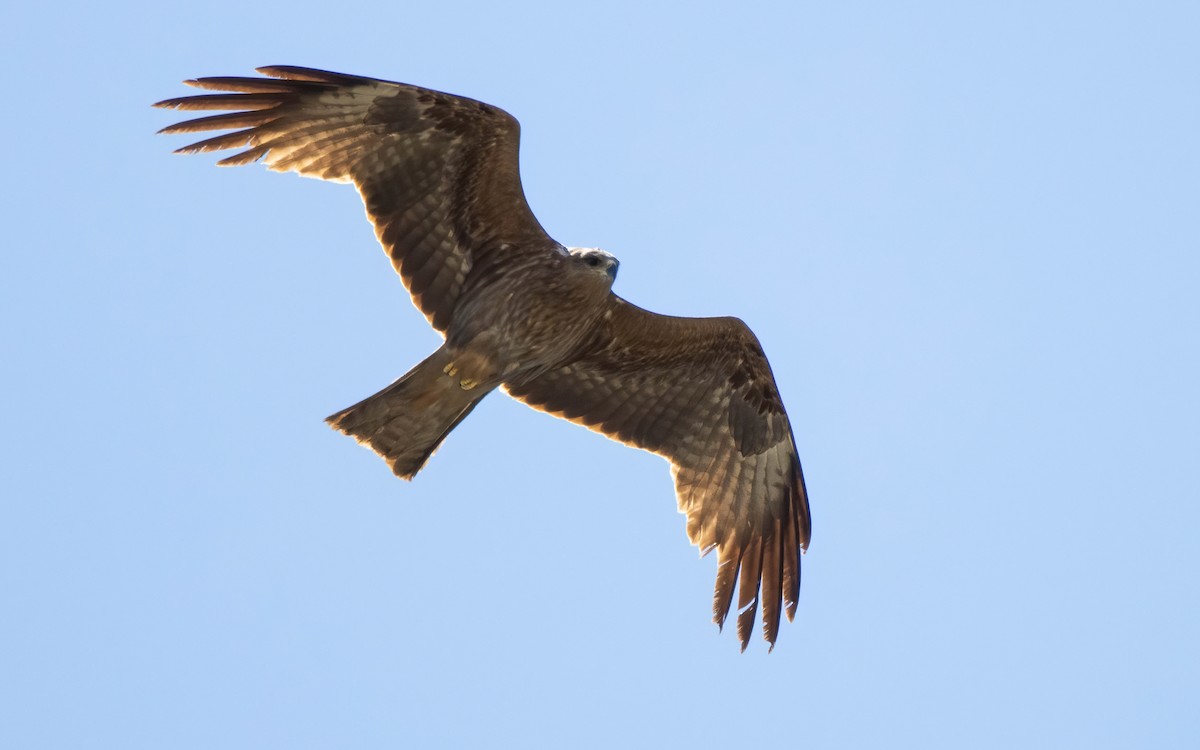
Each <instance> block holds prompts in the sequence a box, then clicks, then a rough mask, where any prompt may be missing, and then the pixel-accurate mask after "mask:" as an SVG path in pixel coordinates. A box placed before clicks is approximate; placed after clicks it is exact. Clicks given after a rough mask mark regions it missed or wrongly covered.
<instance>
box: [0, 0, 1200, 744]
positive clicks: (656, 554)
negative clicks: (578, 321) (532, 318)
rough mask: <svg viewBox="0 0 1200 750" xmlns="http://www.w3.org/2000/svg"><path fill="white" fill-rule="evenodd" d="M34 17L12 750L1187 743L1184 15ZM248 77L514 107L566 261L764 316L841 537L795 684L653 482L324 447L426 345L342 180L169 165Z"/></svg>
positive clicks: (617, 12)
mask: <svg viewBox="0 0 1200 750" xmlns="http://www.w3.org/2000/svg"><path fill="white" fill-rule="evenodd" d="M34 5H36V4H24V5H22V6H21V7H16V6H15V5H14V7H7V6H6V7H5V9H4V10H2V11H0V27H2V28H4V29H6V32H7V34H6V37H7V38H6V43H5V44H4V45H2V46H0V58H3V62H4V65H5V69H6V70H8V71H9V75H8V76H7V79H6V83H5V87H6V90H7V96H6V100H7V102H8V104H7V106H6V107H5V111H6V113H7V115H8V116H7V117H5V118H4V124H3V125H2V126H0V127H3V131H4V132H3V135H4V142H5V143H6V145H7V150H6V162H7V175H8V185H9V187H8V190H7V191H6V199H5V200H4V201H3V204H2V206H0V212H3V223H4V226H5V241H4V245H5V252H4V253H3V263H4V273H3V274H0V345H2V347H3V351H4V357H3V360H4V363H3V364H2V365H0V385H2V389H0V392H2V393H3V394H4V397H3V398H4V407H5V413H6V415H7V417H8V428H7V429H6V430H4V432H3V435H2V437H0V441H3V446H0V447H2V451H0V455H3V456H4V461H3V473H4V477H5V482H4V496H5V500H4V502H3V504H2V505H0V513H2V515H0V596H2V597H3V601H4V604H5V606H4V617H3V618H2V619H0V643H3V644H4V645H3V647H0V673H2V674H4V675H5V678H4V679H3V680H2V681H0V745H2V746H4V747H14V748H16V747H20V748H43V747H44V748H79V747H121V748H163V747H171V748H212V747H222V748H243V747H244V748H262V747H288V748H308V747H313V748H317V747H385V746H390V747H439V746H447V747H453V746H462V747H469V746H475V747H479V746H497V745H500V744H502V743H511V744H512V745H513V746H520V747H561V746H576V747H613V746H629V747H642V746H647V747H648V746H667V747H675V746H685V745H689V746H694V745H698V744H703V745H706V746H709V745H720V744H729V743H730V742H733V741H752V742H754V743H755V744H762V743H778V742H787V743H796V744H803V745H804V746H806V747H837V748H844V747H879V746H884V745H886V746H890V747H922V748H929V747H963V746H969V747H980V748H987V747H1010V746H1014V745H1015V746H1022V747H1062V746H1076V747H1129V746H1141V747H1183V746H1191V745H1192V744H1194V742H1195V740H1196V737H1197V735H1198V734H1200V719H1197V718H1196V716H1197V714H1196V711H1195V707H1196V705H1197V702H1198V698H1200V690H1198V685H1197V682H1198V676H1197V675H1200V647H1198V646H1197V641H1198V639H1197V633H1198V632H1200V614H1198V613H1197V602H1198V601H1200V596H1198V594H1200V592H1198V591H1197V588H1198V585H1197V578H1198V573H1200V552H1198V547H1197V544H1196V541H1195V538H1194V537H1195V531H1194V530H1195V528H1196V526H1197V524H1198V523H1200V511H1198V509H1197V508H1198V503H1197V500H1200V497H1198V494H1197V490H1196V486H1197V476H1196V474H1197V468H1196V467H1197V453H1198V451H1200V428H1198V427H1197V425H1200V399H1198V398H1197V392H1196V391H1197V385H1196V384H1197V382H1200V355H1198V353H1197V351H1198V347H1197V332H1198V328H1200V302H1198V300H1197V291H1196V290H1197V285H1198V283H1200V260H1198V253H1197V251H1198V250H1200V228H1198V226H1197V206H1198V205H1200V184H1198V180H1200V178H1198V177H1197V175H1200V145H1198V143H1197V133H1200V106H1198V105H1197V101H1198V100H1197V96H1196V94H1197V91H1198V90H1200V57H1198V55H1197V52H1196V38H1197V33H1198V32H1200V11H1198V10H1197V6H1195V5H1194V4H1189V3H1155V2H1149V3H1141V4H1136V5H1135V4H1131V3H1105V2H1099V3H1096V2H1091V3H1065V2H1064V3H1032V2H1007V3H991V4H965V3H949V2H944V3H936V2H917V3H908V4H903V5H900V4H889V5H886V6H885V5H884V4H877V3H875V4H872V3H839V4H826V5H824V6H817V5H814V4H811V3H796V4H778V5H770V4H748V5H743V6H741V7H740V9H739V10H738V11H736V12H733V11H730V10H728V9H726V8H725V7H724V6H718V5H712V6H703V5H697V6H693V7H692V9H691V10H689V12H688V13H687V14H684V15H680V14H679V13H678V12H677V11H676V10H671V9H667V8H666V7H663V8H650V7H640V6H638V5H606V6H604V8H601V7H599V6H593V7H590V8H587V9H582V10H580V9H569V8H567V7H565V6H564V5H562V4H549V3H547V4H536V3H506V4H503V5H502V6H501V5H500V4H497V5H495V6H492V5H486V6H485V5H462V6H459V7H453V8H445V7H439V4H423V5H422V6H421V7H405V4H398V3H358V2H345V3H338V4H335V5H332V6H331V5H328V4H306V3H305V2H303V1H301V2H297V3H289V4H287V5H286V6H279V5H267V6H261V5H260V6H253V7H247V6H246V4H244V3H238V4H233V3H224V2H215V3H207V4H204V5H202V6H177V7H176V6H171V7H168V5H160V6H158V7H154V8H149V9H148V8H145V7H140V6H138V7H135V6H133V5H128V6H122V5H116V6H113V7H108V8H86V9H72V8H64V7H58V6H45V5H43V6H38V7H33V6H34ZM267 64H296V65H309V66H314V67H322V68H328V69H332V70H340V71H345V72H351V73H359V74H364V75H374V76H378V77H383V78H391V79H396V80H403V81H407V82H411V83H416V84H420V85H425V86H429V87H433V88H438V89H442V90H446V91H451V92H454V93H460V94H465V95H468V96H472V97H475V98H478V99H483V100H485V101H488V102H491V103H494V104H497V105H499V106H502V107H504V108H505V109H507V110H508V111H510V112H512V113H513V114H514V115H516V116H517V117H518V118H519V119H520V120H521V122H522V127H523V139H524V140H523V147H522V171H523V177H524V184H525V189H526V193H527V195H528V197H529V201H530V203H531V205H532V207H533V209H534V211H535V212H536V214H537V215H538V217H539V219H540V220H541V222H542V224H543V225H544V226H545V227H546V228H547V230H549V231H550V233H551V234H552V235H553V236H555V237H556V238H557V239H559V240H560V241H562V242H564V243H565V244H569V245H588V246H593V245H595V246H600V247H603V248H605V249H607V250H609V251H610V252H612V253H614V254H615V255H617V256H618V257H619V258H620V259H621V261H622V267H621V276H620V279H619V281H618V284H617V291H618V293H620V294H621V295H622V296H624V297H626V298H628V299H630V300H632V301H634V302H636V303H637V304H639V305H641V306H643V307H647V308H649V309H652V310H656V311H659V312H664V313H672V314H677V315H719V314H731V315H737V316H739V317H741V318H743V319H744V320H746V321H747V322H748V323H749V324H750V326H751V327H752V328H753V329H754V330H755V332H756V333H757V334H758V336H759V338H760V339H761V340H762V342H763V345H764V347H765V348H766V351H767V353H768V355H769V356H770V358H771V362H772V365H773V367H774V370H775V373H776V377H777V379H778V381H779V387H780V390H781V391H782V394H783V397H784V400H785V402H786V404H787V406H788V409H789V413H790V414H791V416H792V421H793V424H794V426H795V431H796V438H797V442H798V444H799V447H800V452H801V457H802V459H803V462H804V467H805V472H806V476H807V479H808V487H809V492H810V496H811V500H812V508H813V516H814V532H813V543H812V546H811V548H810V550H809V553H808V554H807V555H806V557H805V559H804V565H805V568H804V584H803V589H802V592H801V601H800V608H799V614H798V617H797V620H796V622H795V623H793V624H790V625H787V624H785V625H784V627H783V628H782V632H781V634H780V640H779V643H778V647H777V648H776V649H775V651H774V653H771V654H769V655H768V654H767V653H766V648H765V645H764V644H763V643H762V642H761V641H755V642H753V643H752V644H751V647H750V649H748V651H747V653H745V654H739V653H738V649H737V642H736V639H735V638H734V637H733V635H732V634H731V633H728V632H727V633H725V634H724V635H718V633H717V631H716V628H715V627H713V626H712V625H711V624H710V623H709V621H708V618H709V596H710V589H711V585H712V578H713V575H714V569H715V561H714V560H712V559H708V558H706V559H704V560H697V559H696V553H695V550H694V549H693V548H691V547H690V546H689V545H688V544H687V541H686V537H685V535H684V519H683V517H682V516H680V515H678V514H677V513H676V511H675V507H674V506H675V504H674V498H673V494H672V487H671V482H670V477H669V474H668V471H667V466H666V464H665V463H664V462H663V461H662V460H661V459H658V458H656V457H654V456H651V455H649V454H645V453H640V452H637V451H633V450H630V449H628V448H625V447H622V446H620V445H618V444H616V443H612V442H609V441H607V440H605V439H603V438H602V437H599V436H597V435H594V434H592V433H590V432H587V431H585V430H583V429H581V428H579V427H576V426H574V425H570V424H568V423H566V422H562V421H559V420H555V419H552V418H550V417H548V416H546V415H544V414H540V413H537V412H534V411H532V410H530V409H528V408H526V407H524V406H522V405H520V404H517V403H515V402H513V401H509V400H507V399H505V398H504V397H503V396H500V395H496V396H494V397H492V398H489V399H488V400H487V401H485V402H484V403H483V404H482V405H481V406H480V407H479V408H478V409H477V410H476V411H475V412H474V413H473V414H472V415H471V417H470V419H468V420H467V421H466V422H464V423H463V424H462V425H461V426H460V427H459V428H458V429H457V430H456V431H455V433H454V434H453V436H452V437H451V438H450V439H449V440H448V441H447V443H446V444H445V446H444V447H443V449H442V450H441V451H440V452H439V453H438V455H437V456H435V458H434V460H433V461H432V462H431V463H430V465H429V466H428V467H427V469H426V470H425V471H424V472H423V473H422V474H421V475H420V476H419V477H418V478H417V480H416V481H415V482H413V483H412V484H406V483H403V482H400V481H398V480H396V479H395V478H393V477H392V476H391V474H390V473H389V472H388V470H387V467H386V466H385V465H384V464H383V463H382V462H381V461H379V460H378V459H377V458H375V457H374V456H373V455H372V454H370V453H369V452H367V451H365V450H363V449H361V448H359V447H357V446H356V445H355V444H354V443H353V442H352V441H350V440H348V439H347V438H345V437H342V436H340V435H338V434H336V433H334V432H333V431H331V430H329V429H328V428H327V427H326V426H325V425H324V424H323V423H322V418H323V417H325V416H326V415H327V414H330V413H332V412H334V411H336V410H338V409H341V408H343V407H345V406H347V405H349V404H352V403H354V402H356V401H357V400H359V399H361V398H363V397H365V396H367V395H369V394H371V393H373V392H375V391H376V390H377V389H379V388H380V387H382V386H384V385H386V384H387V383H388V382H390V381H391V380H392V379H393V378H395V377H396V376H398V375H400V374H402V373H403V372H404V371H405V370H407V369H408V367H409V366H411V365H412V364H413V363H415V362H417V361H418V360H420V359H421V358H423V357H424V356H426V355H427V354H428V353H429V352H430V351H432V350H433V349H434V348H435V347H436V345H437V341H438V339H437V337H436V335H435V334H434V333H433V332H432V331H431V330H430V329H429V328H428V326H427V325H426V323H425V322H424V320H423V319H422V318H421V316H420V315H419V314H418V313H417V312H416V311H415V309H414V308H413V307H412V306H411V304H410V303H409V301H408V299H407V298H406V296H405V294H404V292H403V289H402V287H401V286H400V284H399V283H398V281H397V280H396V279H395V277H394V276H393V275H392V273H391V271H390V268H389V266H388V264H387V261H386V259H385V258H384V257H383V255H382V253H381V252H380V251H379V249H378V247H377V246H376V244H375V242H374V238H373V234H372V232H371V229H370V227H369V226H368V224H367V223H366V221H365V220H364V218H363V212H362V209H361V207H360V205H359V203H358V199H357V196H356V195H355V193H354V191H353V190H351V189H349V188H347V187H345V186H337V185H329V184H323V183H319V182H316V181H312V180H303V179H299V178H297V177H295V176H292V175H287V176H283V175H277V174H272V173H267V172H266V171H265V170H264V169H262V168H261V167H250V168H243V169H240V170H219V169H216V168H214V167H212V166H211V164H212V161H213V159H212V158H209V157H204V156H199V157H189V158H183V157H176V156H172V155H170V151H171V149H172V148H175V147H177V146H180V145H183V143H184V142H185V141H184V140H183V139H182V138H171V137H165V136H164V137H155V136H154V135H153V133H154V131H155V130H157V129H158V128H160V127H162V126H164V125H166V124H168V123H170V122H172V121H173V119H174V116H173V115H172V114H171V113H169V112H163V111H158V110H152V109H151V108H150V107H149V104H150V103H151V102H154V101H157V100H159V99H163V98H166V97H171V96H178V95H181V94H183V93H186V90H185V89H184V87H182V86H181V85H180V84H179V83H178V82H179V81H180V80H181V79H184V78H189V77H193V76H199V75H237V74H248V73H249V72H250V71H251V70H252V68H253V67H254V66H257V65H267Z"/></svg>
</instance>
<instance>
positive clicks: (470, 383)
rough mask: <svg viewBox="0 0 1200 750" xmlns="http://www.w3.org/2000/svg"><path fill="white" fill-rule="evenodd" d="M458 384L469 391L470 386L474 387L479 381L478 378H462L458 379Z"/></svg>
mask: <svg viewBox="0 0 1200 750" xmlns="http://www.w3.org/2000/svg"><path fill="white" fill-rule="evenodd" d="M458 385H459V387H461V388H462V389H463V390H464V391H469V390H471V389H472V388H474V387H475V386H477V385H479V381H478V380H472V379H470V378H463V379H462V380H460V381H458Z"/></svg>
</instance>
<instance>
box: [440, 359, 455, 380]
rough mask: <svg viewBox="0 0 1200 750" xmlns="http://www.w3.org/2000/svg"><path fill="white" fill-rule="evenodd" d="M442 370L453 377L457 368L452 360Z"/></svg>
mask: <svg viewBox="0 0 1200 750" xmlns="http://www.w3.org/2000/svg"><path fill="white" fill-rule="evenodd" d="M442 372H444V373H446V374H447V375H449V376H450V377H454V376H455V375H457V374H458V368H457V367H455V366H454V363H453V362H451V363H450V364H448V365H446V366H445V367H443V368H442Z"/></svg>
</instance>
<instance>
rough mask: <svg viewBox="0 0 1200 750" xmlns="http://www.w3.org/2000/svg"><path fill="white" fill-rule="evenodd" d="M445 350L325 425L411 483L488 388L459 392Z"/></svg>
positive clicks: (330, 418) (327, 420) (434, 354)
mask: <svg viewBox="0 0 1200 750" xmlns="http://www.w3.org/2000/svg"><path fill="white" fill-rule="evenodd" d="M450 362H451V357H450V354H449V352H447V351H446V348H445V347H442V348H441V349H438V350H437V351H436V352H434V353H433V354H432V355H430V356H429V358H428V359H426V360H425V361H423V362H421V363H420V364H419V365H417V366H416V367H414V368H413V369H411V370H409V371H408V374H406V375H405V376H404V377H402V378H400V379H399V380H397V381H396V382H395V383H392V384H391V385H389V386H388V387H387V388H384V389H383V390H382V391H380V392H379V393H376V394H375V395H374V396H370V397H368V398H366V399H363V400H362V401H360V402H358V403H357V404H355V405H354V406H351V407H350V408H348V409H343V410H342V411H340V412H338V413H337V414H334V415H332V416H330V417H327V418H326V419H325V421H326V422H328V423H329V426H330V427H333V428H334V429H335V430H338V431H339V432H342V433H344V434H346V435H349V436H350V437H352V438H354V439H355V440H357V441H358V442H359V443H360V444H362V445H365V446H367V447H369V448H370V449H371V450H373V451H375V452H376V453H378V454H379V455H380V456H381V457H382V458H383V460H385V461H387V462H388V466H391V467H392V471H393V472H395V474H396V476H398V477H402V478H404V479H412V478H413V476H415V475H416V473H417V472H418V471H420V470H421V467H422V466H424V465H425V462H426V461H428V460H429V456H430V455H432V454H433V452H434V451H435V450H437V447H438V446H439V445H440V444H441V442H442V441H443V440H445V438H446V436H447V435H449V434H450V431H451V430H453V429H454V428H455V426H456V425H458V423H459V422H461V421H462V420H463V418H465V417H466V416H467V415H468V414H470V413H471V410H472V409H474V408H475V405H476V404H477V403H479V401H480V399H482V398H483V397H484V396H486V395H487V394H488V393H489V392H490V389H484V388H475V389H472V390H464V389H463V388H462V387H461V386H460V384H459V380H458V379H457V378H454V377H451V376H450V375H448V374H446V367H447V366H448V365H449V364H450Z"/></svg>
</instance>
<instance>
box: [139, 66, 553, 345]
mask: <svg viewBox="0 0 1200 750" xmlns="http://www.w3.org/2000/svg"><path fill="white" fill-rule="evenodd" d="M258 71H259V72H260V73H262V74H264V75H267V76H271V77H270V78H198V79H196V80H191V81H186V83H187V84H188V85H191V86H195V87H197V88H201V89H211V90H216V91H221V92H226V93H219V94H208V95H200V96H186V97H180V98H176V99H167V100H166V101H162V102H158V103H157V104H156V105H155V106H157V107H167V108H172V109H181V110H234V111H233V112H232V113H228V114H220V115H214V116H209V117H201V118H199V119H194V120H188V121H187V122H181V123H179V124H177V125H171V126H170V127H167V128H164V129H163V130H162V131H160V132H163V133H192V132H199V131H209V130H234V129H236V132H233V133H227V134H225V135H219V136H216V137H214V138H209V139H207V140H204V141H200V142H199V143H194V144H192V145H190V146H185V147H183V148H181V149H178V152H179V153H196V152H203V151H219V150H224V149H244V150H242V151H239V152H238V153H236V154H233V155H232V156H228V157H226V158H224V159H222V160H221V161H220V162H218V164H220V165H222V166H235V165H241V164H248V163H250V162H253V161H256V160H258V159H262V160H263V161H264V162H265V163H266V165H267V166H268V167H269V168H270V169H273V170H276V171H280V172H286V171H293V172H297V173H299V174H301V175H304V176H306V177H316V178H319V179H322V180H331V181H334V182H351V183H353V184H354V185H355V186H356V187H357V188H358V191H359V193H360V194H361V195H362V198H363V203H365V204H366V208H367V215H368V217H369V218H370V220H371V222H372V223H373V224H374V225H375V233H376V236H378V238H379V241H380V243H381V244H382V245H383V247H384V250H385V251H386V252H387V254H388V256H389V257H390V258H391V261H392V266H393V267H394V268H395V269H396V272H397V273H399V274H400V277H401V278H402V279H403V281H404V284H405V286H406V287H407V288H408V291H409V292H410V293H411V294H412V297H413V301H414V303H415V304H416V305H417V307H418V309H420V310H421V312H423V313H424V314H425V316H426V317H427V318H428V319H429V322H430V323H431V324H432V325H433V327H434V328H436V329H437V330H438V331H441V332H442V333H445V332H446V329H447V328H448V326H449V324H450V320H451V317H452V314H453V311H454V307H455V304H456V302H457V301H458V299H459V297H460V295H462V294H463V293H464V289H469V288H470V287H471V285H472V283H473V281H475V280H477V279H478V278H480V277H481V276H482V275H484V274H485V269H487V268H488V267H489V266H490V265H491V264H492V263H498V264H503V263H505V262H506V261H507V260H510V259H511V256H512V255H513V254H514V253H541V252H547V251H549V250H552V249H553V248H555V247H557V243H555V242H554V241H553V240H551V239H550V238H549V237H548V236H547V235H546V233H545V231H543V229H542V227H541V225H539V224H538V222H537V219H536V218H534V215H533V212H532V211H530V209H529V205H528V204H527V203H526V202H525V194H524V192H523V191H522V189H521V178H520V173H519V171H518V163H517V149H518V142H519V139H520V128H519V126H518V124H517V121H516V119H514V118H513V117H512V116H511V115H509V114H508V113H507V112H504V111H503V110H501V109H498V108H496V107H493V106H491V105H488V104H484V103H483V102H478V101H475V100H473V99H467V98H465V97H459V96H452V95H450V94H443V93H441V92H438V91H431V90H429V89H423V88H418V87H416V86H408V85H405V84H401V83H393V82H390V81H380V80H375V79H373V78H362V77H359V76H350V75H343V74H340V73H330V72H326V71H322V70H311V69H308V68H295V67H287V66H275V67H267V68H259V69H258Z"/></svg>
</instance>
